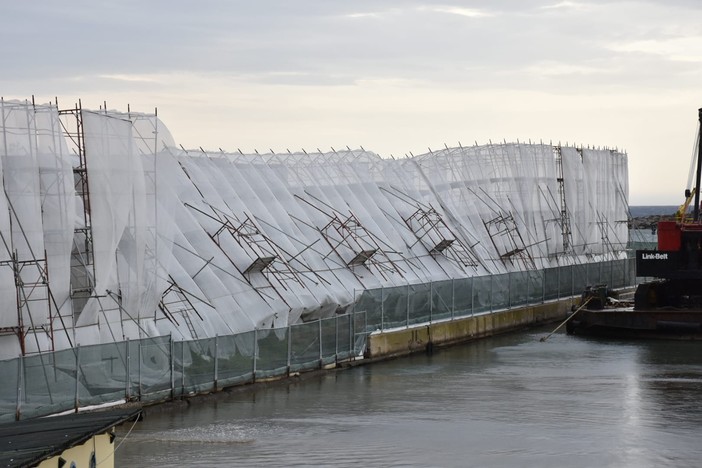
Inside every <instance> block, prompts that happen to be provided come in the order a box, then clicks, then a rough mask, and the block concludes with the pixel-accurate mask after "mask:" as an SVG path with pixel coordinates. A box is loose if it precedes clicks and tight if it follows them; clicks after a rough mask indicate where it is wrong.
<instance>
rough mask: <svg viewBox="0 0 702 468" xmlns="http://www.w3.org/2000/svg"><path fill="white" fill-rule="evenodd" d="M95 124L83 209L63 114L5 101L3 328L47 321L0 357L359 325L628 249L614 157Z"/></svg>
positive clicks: (152, 120) (89, 135) (86, 126)
mask: <svg viewBox="0 0 702 468" xmlns="http://www.w3.org/2000/svg"><path fill="white" fill-rule="evenodd" d="M79 112H80V116H81V117H82V137H83V146H84V150H85V165H86V168H87V180H88V187H89V193H88V194H87V195H83V196H81V194H80V193H76V191H75V190H74V187H73V184H72V182H73V180H74V179H73V173H72V167H75V166H76V165H77V164H78V158H77V156H76V155H70V156H69V152H68V150H67V147H68V146H70V145H67V144H66V142H67V141H68V142H69V143H70V142H74V141H75V139H73V140H65V139H64V131H63V130H62V128H61V126H60V124H59V116H58V113H57V110H56V109H55V108H54V107H52V106H33V105H31V104H29V103H26V102H17V101H12V102H2V133H1V135H0V137H1V138H2V140H1V141H0V143H2V145H0V151H1V152H2V158H0V161H1V162H2V167H1V169H2V176H3V177H2V182H3V189H4V196H2V195H0V234H2V238H3V242H4V245H2V246H0V247H2V248H1V249H0V299H1V300H2V301H3V304H4V306H5V307H4V308H3V310H2V312H1V313H0V326H3V327H18V328H17V329H19V328H21V327H24V329H28V327H30V323H32V324H33V325H31V327H32V330H33V331H32V332H31V333H29V334H27V335H26V336H23V337H22V338H21V339H20V334H17V333H14V334H13V333H9V332H7V333H6V334H4V335H0V354H2V355H3V356H8V357H10V356H14V355H16V354H17V353H18V352H19V350H20V349H19V343H20V342H22V343H23V346H25V351H26V352H32V351H36V350H37V349H42V350H44V349H50V348H51V347H54V348H62V347H67V346H71V345H75V344H78V343H80V344H92V343H100V342H109V341H120V340H123V339H127V338H131V339H134V338H140V337H146V336H161V335H167V334H172V335H173V336H174V337H175V338H176V339H191V338H203V337H212V336H215V335H223V334H232V333H238V332H244V331H248V330H252V329H254V328H257V329H260V330H263V329H270V328H281V327H285V326H286V325H288V324H293V323H298V322H300V321H306V320H310V319H314V318H319V317H325V316H330V315H333V314H335V313H343V312H344V311H345V310H346V308H347V307H349V306H350V305H351V304H352V303H353V302H354V299H355V297H357V293H358V292H359V291H361V290H364V289H372V288H379V287H391V286H403V285H408V284H419V283H428V282H432V281H441V280H448V279H457V278H465V277H469V276H474V275H485V274H493V273H503V272H507V271H517V270H524V269H533V268H546V267H550V266H556V265H562V264H576V263H583V262H587V261H599V260H607V259H611V258H622V257H623V255H624V253H623V250H624V248H625V245H626V240H627V230H626V224H625V223H624V222H623V221H625V220H626V218H627V200H628V194H627V190H628V188H627V180H626V179H627V158H626V155H625V154H623V153H620V152H617V151H612V150H594V149H575V148H567V147H564V148H554V147H552V146H550V145H543V144H523V143H517V144H500V145H492V144H491V145H486V146H475V147H469V148H448V149H445V150H441V151H437V152H430V153H428V154H424V155H420V156H417V157H413V158H408V159H401V160H388V159H382V158H380V157H378V156H377V155H375V154H373V153H372V152H368V151H365V150H350V149H349V150H344V151H339V152H337V151H333V150H332V151H330V152H326V153H321V152H318V153H309V154H308V153H306V152H301V153H288V154H264V155H259V154H241V153H224V152H221V151H220V152H213V153H208V152H204V151H202V150H196V151H185V150H183V149H178V148H177V147H176V144H175V141H174V140H173V138H172V136H171V135H170V133H169V132H168V130H167V128H166V127H165V126H164V125H163V123H162V122H161V121H160V120H159V119H158V118H157V117H156V116H154V115H145V114H134V113H128V114H124V113H118V112H105V111H101V112H90V111H85V110H83V111H79ZM557 150H560V158H561V159H560V160H559V157H558V151H557ZM559 161H562V164H559ZM561 172H562V173H563V182H562V184H560V183H559V178H560V177H561V176H560V173H561ZM75 207H77V209H76V208H75ZM13 208H14V211H13ZM84 210H88V216H86V215H85V214H84ZM563 213H565V214H567V216H563ZM83 219H88V220H89V223H90V226H83V225H82V223H83ZM567 226H569V227H570V233H571V234H570V235H566V236H564V232H566V231H568V230H567V229H565V227H567ZM81 228H88V229H89V230H90V232H91V234H92V244H90V243H86V242H85V239H84V238H83V237H82V235H81V234H79V232H80V229H81ZM74 229H77V230H76V231H74ZM15 252H16V253H15ZM88 254H92V255H88ZM90 258H92V260H88V261H86V260H85V259H90ZM28 260H32V261H38V260H41V262H39V263H42V262H44V263H43V264H46V265H48V275H46V277H47V278H48V279H47V285H45V287H43V288H37V289H41V290H40V291H34V294H35V296H34V298H36V299H37V300H36V301H32V302H31V303H27V304H24V303H22V302H20V303H19V304H18V302H17V298H18V297H20V298H21V297H22V296H21V294H19V293H18V289H19V288H18V287H16V286H15V276H16V273H15V270H16V269H13V266H17V265H18V262H22V261H28ZM71 264H72V266H71ZM81 269H82V276H83V277H84V278H88V280H83V281H82V282H80V281H79V280H77V279H75V278H79V277H80V276H81V275H78V274H76V273H77V272H78V271H79V270H81ZM69 273H72V274H69ZM21 274H22V275H28V274H29V273H28V270H25V271H24V272H22V273H21ZM35 275H36V274H35ZM69 278H72V279H70V280H69ZM86 282H87V283H89V285H90V286H91V287H92V290H91V291H90V294H89V295H88V296H89V297H83V298H82V300H75V298H76V297H77V296H75V295H74V294H72V293H71V291H75V290H76V289H77V286H78V283H81V285H83V283H86ZM25 289H26V288H25ZM42 294H44V296H42ZM49 296H51V297H49ZM72 296H73V298H74V300H73V301H72V299H71V297H72ZM6 330H10V329H9V328H6ZM30 343H34V344H30ZM242 345H243V344H242Z"/></svg>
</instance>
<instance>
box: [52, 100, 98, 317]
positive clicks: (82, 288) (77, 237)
mask: <svg viewBox="0 0 702 468" xmlns="http://www.w3.org/2000/svg"><path fill="white" fill-rule="evenodd" d="M58 113H59V122H60V123H61V127H62V130H63V134H64V136H65V137H66V141H67V142H68V143H70V144H71V147H69V150H71V149H72V150H73V152H74V154H75V155H76V156H77V157H78V162H77V165H76V166H74V167H73V179H74V188H75V191H76V196H77V197H79V198H80V199H81V201H82V202H83V212H82V213H80V216H82V220H81V221H82V223H81V226H78V227H75V228H74V236H73V249H72V251H71V299H72V301H73V313H74V321H75V320H77V319H78V317H79V316H80V312H81V311H82V309H83V306H84V305H85V304H86V303H87V301H88V300H89V299H90V298H91V297H94V296H95V294H96V292H95V278H96V272H95V256H94V244H93V229H92V219H91V218H92V217H91V205H90V184H89V181H88V162H87V155H86V151H85V134H84V130H83V108H82V104H81V101H80V100H79V101H78V103H76V104H75V106H74V107H73V108H66V109H59V110H58Z"/></svg>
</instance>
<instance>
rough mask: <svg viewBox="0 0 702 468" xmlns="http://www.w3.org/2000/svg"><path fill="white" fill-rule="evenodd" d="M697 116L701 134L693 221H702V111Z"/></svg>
mask: <svg viewBox="0 0 702 468" xmlns="http://www.w3.org/2000/svg"><path fill="white" fill-rule="evenodd" d="M697 116H698V118H699V121H700V133H699V135H698V140H697V175H696V176H695V207H694V212H693V213H694V216H693V221H694V222H696V223H697V222H699V220H700V178H701V176H702V109H698V110H697Z"/></svg>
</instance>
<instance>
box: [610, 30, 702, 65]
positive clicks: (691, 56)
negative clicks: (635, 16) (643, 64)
mask: <svg viewBox="0 0 702 468" xmlns="http://www.w3.org/2000/svg"><path fill="white" fill-rule="evenodd" d="M607 47H608V48H609V49H610V50H612V51H615V52H627V53H641V54H650V55H655V56H660V57H663V58H666V59H668V60H672V61H678V62H702V36H685V37H673V38H658V39H647V40H638V41H630V42H621V43H614V44H609V45H607Z"/></svg>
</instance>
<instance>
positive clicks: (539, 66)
mask: <svg viewBox="0 0 702 468" xmlns="http://www.w3.org/2000/svg"><path fill="white" fill-rule="evenodd" d="M524 71H525V72H526V73H529V74H531V75H535V76H549V77H559V76H567V75H608V74H615V73H617V72H618V71H619V70H615V69H613V68H610V67H596V66H588V65H581V64H577V63H564V62H539V63H535V64H533V65H529V66H528V67H526V68H525V69H524Z"/></svg>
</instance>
